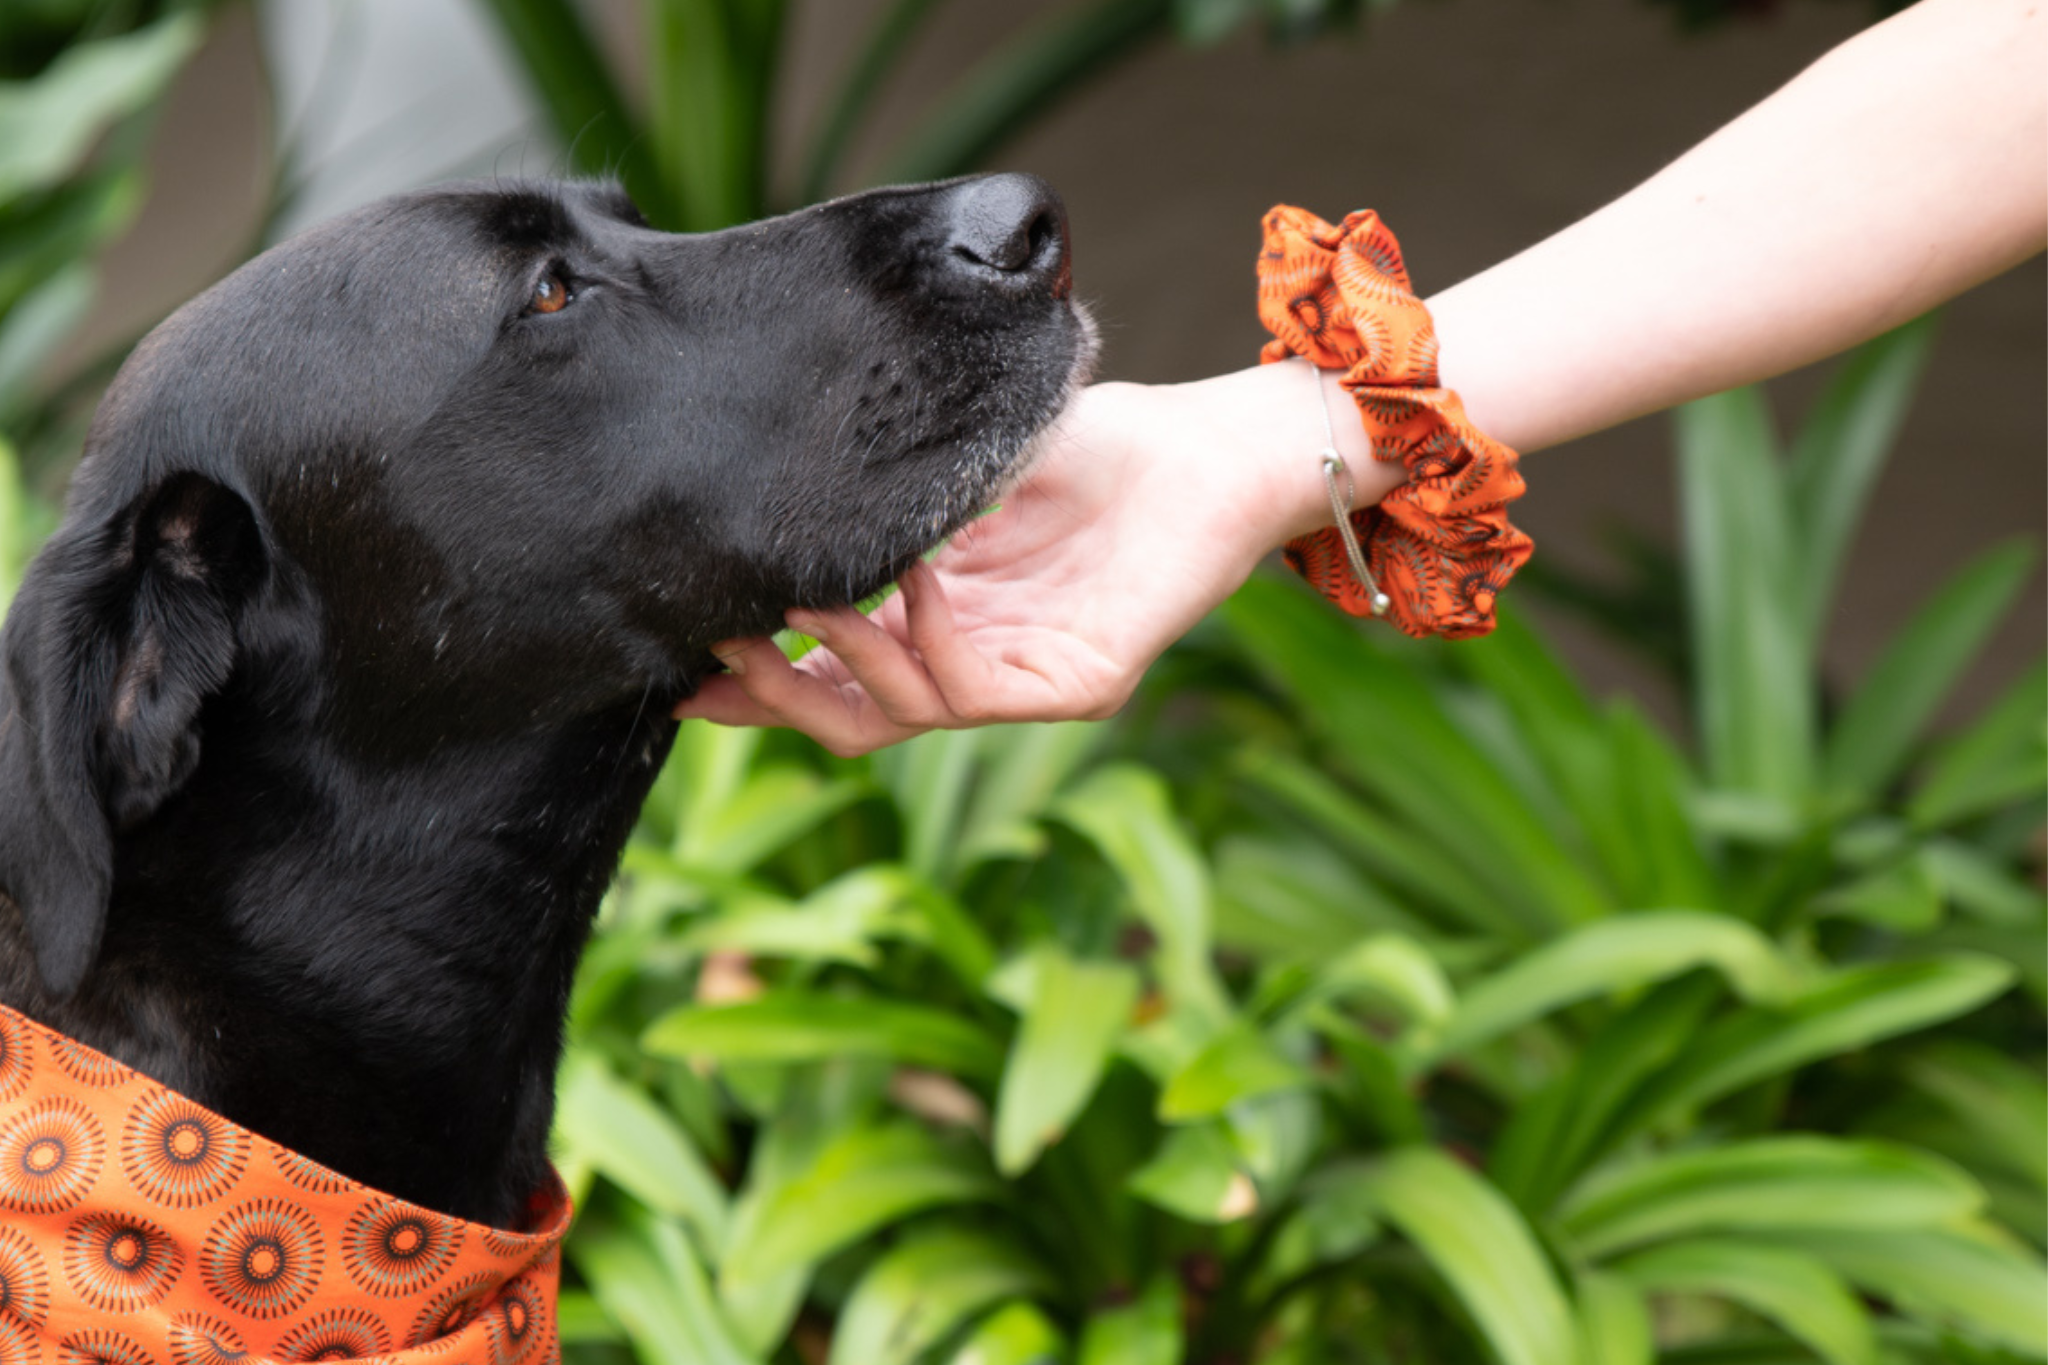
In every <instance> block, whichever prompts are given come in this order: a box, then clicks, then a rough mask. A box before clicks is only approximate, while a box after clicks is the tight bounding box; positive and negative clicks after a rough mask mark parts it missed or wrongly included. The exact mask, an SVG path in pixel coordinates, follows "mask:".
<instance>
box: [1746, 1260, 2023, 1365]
mask: <svg viewBox="0 0 2048 1365" xmlns="http://www.w3.org/2000/svg"><path fill="white" fill-rule="evenodd" d="M1771 1240H1772V1241H1773V1242H1776V1243H1780V1244H1782V1245H1784V1246H1786V1247H1788V1248H1791V1249H1793V1250H1796V1251H1799V1252H1801V1253H1804V1254H1806V1255H1809V1256H1812V1257H1814V1258H1816V1259H1818V1260H1820V1261H1823V1262H1825V1263H1826V1264H1828V1265H1829V1266H1832V1267H1833V1268H1834V1269H1835V1270H1837V1271H1839V1272H1840V1273H1841V1274H1842V1275H1844V1276H1845V1277H1847V1278H1848V1279H1849V1280H1850V1281H1852V1282H1853V1283H1855V1284H1856V1285H1858V1286H1860V1287H1861V1288H1862V1289H1864V1290H1866V1291H1867V1292H1869V1293H1872V1294H1876V1295H1878V1296H1880V1297H1882V1298H1885V1299H1889V1300H1890V1301H1891V1302H1892V1303H1894V1304H1895V1305H1897V1306H1898V1307H1899V1308H1901V1309H1903V1310H1905V1311H1907V1312H1910V1313H1914V1314H1916V1315H1925V1316H1930V1317H1933V1318H1935V1319H1937V1320H1940V1321H1945V1322H1953V1323H1957V1324H1959V1325H1961V1326H1964V1327H1967V1328H1969V1329H1971V1330H1973V1331H1977V1332H1981V1333H1983V1334H1985V1335H1986V1336H1988V1337H1991V1338H1992V1339H1993V1340H1995V1341H1998V1342H2001V1343H2003V1344H2005V1345H2008V1346H2011V1347H2014V1348H2016V1349H2018V1350H2020V1351H2024V1352H2026V1353H2027V1354H2028V1355H2029V1356H2031V1357H2032V1358H2033V1359H2036V1360H2039V1359H2041V1358H2043V1357H2044V1356H2048V1267H2044V1266H2043V1265H2042V1263H2041V1260H2040V1258H2039V1257H2038V1256H2036V1255H2033V1254H2032V1253H2028V1252H2021V1251H2019V1250H2016V1249H2012V1248H2008V1247H2003V1246H1998V1245H1994V1244H1993V1243H1991V1242H1989V1241H1983V1240H1979V1239H1977V1238H1974V1237H1970V1236H1966V1235H1964V1234H1963V1233H1960V1232H1950V1231H1935V1230H1919V1231H1912V1232H1878V1231H1863V1232H1799V1233H1791V1232H1787V1233H1779V1234H1776V1235H1774V1236H1773V1237H1772V1238H1771Z"/></svg>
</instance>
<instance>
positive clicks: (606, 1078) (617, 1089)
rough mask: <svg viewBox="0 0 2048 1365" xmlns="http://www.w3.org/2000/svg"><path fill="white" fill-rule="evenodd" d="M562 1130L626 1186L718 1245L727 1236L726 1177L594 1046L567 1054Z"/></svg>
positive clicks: (558, 1113)
mask: <svg viewBox="0 0 2048 1365" xmlns="http://www.w3.org/2000/svg"><path fill="white" fill-rule="evenodd" d="M555 1136H556V1139H557V1141H558V1142H559V1143H560V1144H561V1145H562V1146H563V1148H564V1150H565V1151H566V1152H567V1153H568V1154H571V1155H573V1156H574V1158H575V1159H577V1160H579V1161H581V1162H583V1163H584V1164H586V1165H588V1166H590V1167H592V1168H593V1169H595V1170H597V1171H598V1172H599V1173H600V1174H602V1175H603V1176H604V1177H605V1178H606V1179H608V1180H610V1181H611V1182H612V1183H613V1184H615V1185H617V1186H618V1187H619V1188H620V1189H622V1190H625V1191H626V1192H627V1193H628V1194H631V1195H632V1196H633V1197H634V1198H636V1199H638V1200H640V1201H641V1202H642V1203H644V1204H646V1205H648V1206H649V1207H650V1208H653V1209H656V1210H659V1211H660V1212H662V1213H667V1214H672V1215H674V1216H675V1217H677V1218H681V1219H683V1220H684V1221H686V1222H687V1223H689V1224H690V1226H692V1227H693V1228H695V1229H696V1230H697V1233H698V1235H699V1236H700V1237H702V1238H703V1239H704V1243H705V1245H706V1246H707V1247H709V1248H710V1249H711V1250H712V1251H713V1252H716V1251H717V1249H718V1248H719V1247H720V1246H722V1245H723V1244H724V1242H725V1236H726V1224H727V1218H728V1215H729V1209H728V1207H727V1201H726V1193H725V1189H724V1187H723V1186H722V1185H720V1184H719V1183H718V1178H717V1177H716V1176H714V1175H713V1174H712V1173H711V1171H710V1169H709V1168H708V1167H706V1166H705V1164H704V1161H703V1159H702V1158H701V1157H699V1156H698V1155H697V1151H696V1149H695V1148H694V1147H692V1146H691V1145H690V1142H689V1139H688V1138H686V1137H684V1136H683V1134H682V1132H681V1130H679V1129H678V1128H677V1127H676V1125H675V1123H674V1122H673V1121H672V1120H670V1118H669V1116H668V1115H667V1114H666V1113H664V1112H663V1111H662V1109H661V1108H660V1107H659V1106H658V1105H656V1104H655V1103H654V1102H653V1101H652V1100H650V1099H649V1098H648V1097H647V1096H646V1095H645V1094H643V1093H642V1092H640V1091H639V1090H636V1089H634V1088H633V1087H631V1086H629V1085H627V1084H625V1083H624V1082H623V1081H621V1080H619V1079H618V1078H617V1077H615V1076H614V1075H612V1073H611V1070H610V1069H609V1068H608V1067H606V1066H605V1064H604V1062H603V1061H601V1060H600V1059H598V1058H597V1057H595V1056H593V1055H591V1054H589V1053H587V1052H580V1051H571V1052H570V1054H569V1056H568V1057H567V1059H566V1060H565V1061H564V1062H563V1065H562V1072H561V1080H560V1083H559V1093H558V1098H557V1101H556V1107H555Z"/></svg>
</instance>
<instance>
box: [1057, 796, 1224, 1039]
mask: <svg viewBox="0 0 2048 1365" xmlns="http://www.w3.org/2000/svg"><path fill="white" fill-rule="evenodd" d="M1055 813H1056V814H1057V815H1058V817H1059V818H1060V819H1061V820H1062V821H1064V822H1065V823H1067V824H1068V825H1070V826H1072V827H1073V829H1074V830H1075V831H1076V832H1077V833H1079V834H1080V835H1081V836H1082V837H1084V838H1086V839H1087V840H1088V841H1089V842H1090V843H1092V844H1094V845H1095V847H1096V848H1097V849H1098V850H1099V851H1100V852H1101V854H1102V856H1103V858H1104V859H1105V860H1106V861H1107V862H1108V863H1109V865H1110V866H1111V867H1113V868H1115V869H1116V871H1117V875H1118V876H1120V877H1121V878H1122V879H1123V883H1124V886H1125V888H1126V889H1127V890H1128V891H1129V893H1130V897H1131V905H1132V908H1133V909H1134V910H1136V912H1137V914H1138V916H1139V918H1141V919H1143V920H1144V921H1145V924H1146V925H1147V927H1149V928H1150V929H1151V930H1152V932H1153V933H1154V934H1155V935H1157V936H1158V939H1159V949H1160V951H1159V958H1160V961H1159V974H1160V979H1161V981H1162V982H1163V984H1164V985H1165V987H1166V991H1167V994H1168V996H1169V998H1171V999H1173V1000H1175V1001H1176V1002H1178V1003H1181V1004H1185V1005H1187V1006H1188V1007H1189V1008H1191V1009H1193V1010H1194V1011H1195V1012H1196V1013H1197V1014H1198V1015H1200V1016H1201V1017H1203V1018H1205V1019H1208V1020H1211V1021H1213V1022H1215V1023H1217V1024H1220V1023H1221V1021H1222V1020H1224V1019H1225V1018H1227V1017H1228V1016H1229V1014H1230V1002H1229V1000H1228V998H1227V997H1226V996H1225V994H1224V991H1223V985H1222V982H1221V981H1219V980H1218V979H1217V976H1216V972H1215V968H1214V967H1212V966H1211V965H1210V962H1209V950H1210V940H1209V925H1210V905H1209V894H1210V892H1209V868H1208V864H1207V862H1206V861H1205V860H1204V859H1203V857H1202V854H1201V850H1200V849H1198V848H1196V847H1195V844H1194V841H1193V840H1192V839H1190V838H1189V837H1188V835H1187V832H1186V831H1185V830H1183V829H1182V828H1181V825H1180V822H1179V820H1178V819H1177V818H1176V817H1175V816H1174V813H1173V802H1172V799H1171V798H1170V797H1169V796H1168V794H1167V790H1166V782H1165V779H1163V778H1162V777H1160V776H1159V774H1157V773H1155V772H1152V771H1150V770H1148V769H1144V768H1140V767H1137V766H1135V765H1132V764H1117V765H1114V766H1111V767H1106V768H1102V769H1099V770H1098V771H1096V772H1094V773H1092V774H1090V776H1089V777H1088V779H1087V780H1086V781H1085V782H1083V783H1082V784H1081V785H1080V786H1078V787H1076V788H1075V789H1074V790H1072V791H1070V792H1069V793H1067V795H1066V796H1065V797H1064V798H1063V799H1062V800H1061V801H1060V802H1059V804H1058V806H1057V807H1055Z"/></svg>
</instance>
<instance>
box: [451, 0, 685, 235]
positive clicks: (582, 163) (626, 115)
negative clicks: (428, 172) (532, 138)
mask: <svg viewBox="0 0 2048 1365" xmlns="http://www.w3.org/2000/svg"><path fill="white" fill-rule="evenodd" d="M482 4H483V7H484V9H485V10H486V11H487V12H488V13H490V14H491V15H492V16H493V17H494V18H495V19H497V21H498V29H499V31H500V32H501V33H503V34H504V36H505V41H506V42H507V43H509V44H510V45H511V48H512V50H513V52H514V53H515V54H517V56H518V58H519V67H520V70H521V71H522V72H523V73H524V74H525V76H526V78H527V79H528V80H529V81H531V82H532V83H533V87H534V93H535V94H537V95H539V97H540V101H541V105H542V107H543V108H545V109H546V110H547V113H548V118H549V121H550V122H552V123H553V124H554V125H555V132H556V135H557V136H559V137H560V138H561V139H562V145H563V146H564V147H566V148H567V149H568V152H569V164H570V165H571V166H573V167H575V169H576V170H577V171H578V172H579V173H581V174H583V175H617V176H618V177H619V178H620V179H621V180H623V181H624V182H625V185H626V189H627V191H628V192H629V193H630V194H632V196H633V199H634V201H635V202H636V203H638V204H639V205H640V207H641V209H642V210H643V211H644V212H645V213H646V214H647V215H648V217H649V218H650V219H651V220H653V221H654V222H656V223H657V224H667V225H669V226H673V225H674V205H673V201H672V196H671V193H670V190H669V187H668V183H667V181H666V180H665V179H664V177H663V176H662V175H661V173H660V168H659V166H658V165H657V164H656V162H655V160H654V158H653V156H652V155H651V154H650V152H649V149H648V145H647V143H646V142H645V140H644V139H643V138H642V137H641V136H640V129H639V124H638V121H637V120H636V119H634V117H633V115H632V113H631V111H630V110H629V108H628V107H627V104H626V101H625V99H624V97H623V96H621V95H620V93H619V88H618V85H617V83H616V82H614V81H613V80H612V73H611V69H610V68H609V67H608V66H606V65H605V61H604V58H603V57H602V56H600V55H599V54H598V50H597V45H596V44H595V43H594V42H592V41H591V37H590V31H589V30H588V29H587V28H585V27H584V25H583V20H582V17H581V16H580V15H579V14H578V13H577V9H576V6H575V4H574V3H572V0H482Z"/></svg>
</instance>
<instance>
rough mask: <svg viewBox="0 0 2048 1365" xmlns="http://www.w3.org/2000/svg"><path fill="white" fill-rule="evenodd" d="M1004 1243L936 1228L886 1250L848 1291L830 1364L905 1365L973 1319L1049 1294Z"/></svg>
mask: <svg viewBox="0 0 2048 1365" xmlns="http://www.w3.org/2000/svg"><path fill="white" fill-rule="evenodd" d="M1051 1287H1052V1286H1051V1280H1050V1277H1049V1276H1047V1274H1046V1273H1045V1269H1044V1267H1042V1266H1040V1265H1039V1264H1038V1263H1037V1262H1036V1261H1034V1260H1032V1259H1031V1258H1030V1257H1029V1256H1027V1255H1025V1254H1024V1253H1023V1252H1022V1251H1019V1250H1018V1249H1017V1248H1016V1247H1015V1246H1013V1245H1012V1244H1011V1243H1010V1242H1007V1241H1004V1240H1000V1239H998V1238H995V1237H991V1236H989V1235H987V1234H986V1233H980V1232H972V1231H968V1230H965V1229H959V1228H941V1229H937V1230H935V1231H930V1232H925V1233H921V1234H919V1235H917V1236H914V1237H912V1238H910V1239H909V1240H906V1241H904V1242H902V1243H900V1244H898V1245H897V1246H895V1247H893V1248H891V1249H890V1250H889V1251H888V1252H887V1253H886V1254H884V1255H883V1256H882V1258H881V1259H880V1260H878V1261H876V1262H875V1263H874V1265H873V1266H871V1267H869V1269H868V1272H867V1273H866V1274H865V1275H863V1276H861V1280H860V1283H859V1284H857V1285H855V1286H854V1290H853V1293H852V1295H851V1296H850V1297H848V1299H847V1300H846V1306H845V1308H844V1309H843V1310H841V1312H840V1315H839V1322H838V1326H837V1327H836V1328H835V1329H834V1331H833V1334H832V1356H831V1365H911V1362H912V1361H914V1360H916V1359H917V1358H918V1357H919V1356H920V1355H922V1354H923V1353H924V1352H925V1351H926V1350H928V1349H930V1348H931V1347H932V1346H935V1345H937V1344H938V1343H939V1342H940V1341H941V1340H943V1339H944V1338H945V1337H946V1336H947V1334H948V1333H950V1332H952V1331H953V1330H954V1329H955V1328H956V1327H958V1326H959V1325H960V1324H961V1323H963V1322H965V1321H967V1319H969V1318H970V1317H972V1316H973V1315H974V1314H976V1313H978V1312H980V1311H981V1310H982V1309H984V1308H987V1307H988V1306H989V1305H991V1304H994V1303H999V1302H1001V1301H1002V1300H1004V1299H1009V1298H1016V1297H1018V1296H1021V1295H1027V1294H1039V1293H1045V1292H1048V1291H1049V1290H1050V1289H1051Z"/></svg>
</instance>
